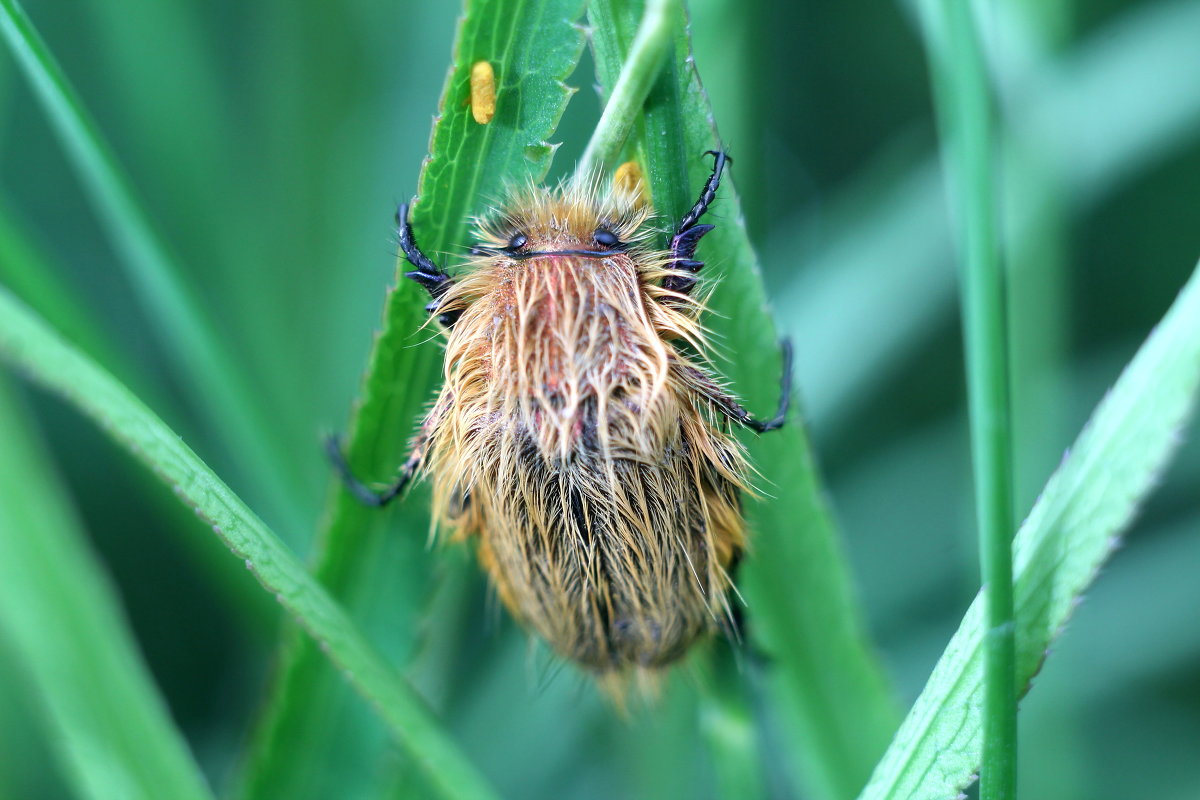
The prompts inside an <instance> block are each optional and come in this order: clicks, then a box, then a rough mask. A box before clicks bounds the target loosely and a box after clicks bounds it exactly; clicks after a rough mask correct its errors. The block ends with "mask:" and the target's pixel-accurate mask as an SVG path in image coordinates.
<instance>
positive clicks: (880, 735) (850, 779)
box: [589, 0, 897, 798]
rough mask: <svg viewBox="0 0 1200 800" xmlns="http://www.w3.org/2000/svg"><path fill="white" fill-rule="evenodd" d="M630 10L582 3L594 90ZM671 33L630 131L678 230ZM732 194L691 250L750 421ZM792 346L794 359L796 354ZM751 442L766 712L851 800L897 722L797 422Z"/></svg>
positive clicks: (756, 608) (768, 358)
mask: <svg viewBox="0 0 1200 800" xmlns="http://www.w3.org/2000/svg"><path fill="white" fill-rule="evenodd" d="M638 11H639V4H635V3H632V2H620V1H618V0H593V3H592V5H591V8H590V11H589V16H590V19H591V21H592V24H593V27H594V34H593V41H594V47H595V54H596V62H597V67H598V73H599V78H600V83H601V85H603V86H609V87H611V86H613V85H614V83H615V80H616V76H617V74H618V71H619V69H620V65H621V63H622V60H623V58H624V53H625V48H626V47H627V43H628V42H629V41H630V40H631V39H632V31H633V30H634V29H635V27H636V24H637V20H638ZM674 30H675V34H674V38H675V52H674V57H673V58H672V59H670V60H668V63H667V64H666V65H665V66H664V68H663V71H662V73H661V74H660V76H659V80H658V82H657V83H656V84H655V87H654V88H653V90H652V91H651V93H650V96H649V98H648V100H647V102H646V106H645V108H644V109H643V113H642V117H641V119H640V120H639V121H638V124H637V125H636V126H635V142H636V143H637V145H638V146H639V147H640V148H641V151H642V153H643V154H644V163H645V165H646V167H647V173H648V175H649V179H650V189H651V196H652V197H653V202H654V205H655V208H656V210H657V211H658V212H659V213H660V214H663V215H664V216H665V218H666V219H667V220H671V219H679V218H680V217H681V216H682V215H683V213H684V212H685V211H686V210H687V208H688V207H689V206H690V204H691V203H692V202H693V201H694V199H695V195H696V194H697V193H698V191H699V187H700V186H702V185H703V182H704V180H705V178H707V177H708V173H709V168H710V163H711V162H709V161H708V160H706V159H705V158H704V157H703V153H704V151H705V150H710V149H713V148H714V147H716V146H717V145H718V140H717V138H716V136H715V134H714V131H713V129H712V127H711V122H710V116H711V112H710V110H709V106H708V101H707V99H706V97H705V95H704V92H703V89H702V88H701V86H700V83H699V79H698V77H697V75H696V71H695V68H694V67H693V65H692V62H691V59H690V51H689V43H688V39H687V35H686V31H685V29H684V20H683V18H682V15H678V16H677V17H676V19H675V25H674ZM702 57H703V54H701V61H700V68H701V69H702V68H703V61H702ZM733 155H734V157H735V158H736V157H737V154H736V153H734V154H733ZM734 173H735V174H736V168H735V170H734ZM733 184H734V181H733V177H732V176H727V177H726V182H725V183H723V184H722V187H721V192H720V195H719V198H720V199H719V200H718V202H717V204H716V206H715V207H714V209H713V211H712V212H710V214H711V217H712V219H711V221H713V222H716V223H718V226H717V228H716V229H715V230H714V231H713V232H712V233H711V234H709V235H708V236H707V237H705V239H704V243H703V245H702V246H701V254H700V257H701V258H703V259H704V260H705V261H706V262H707V263H708V265H709V266H708V267H706V268H705V275H706V277H710V278H713V279H717V280H718V281H719V282H718V283H717V286H716V291H715V293H714V294H713V297H712V301H711V304H710V305H711V308H712V310H713V313H710V314H709V316H708V317H707V318H706V323H707V324H708V326H709V327H710V328H711V329H712V331H713V332H714V334H715V337H714V338H715V341H716V342H717V344H718V347H719V349H720V350H721V351H722V352H724V353H726V354H729V355H730V356H731V357H730V358H729V359H728V360H720V359H719V360H718V366H719V367H720V368H721V369H722V371H723V372H725V374H726V375H727V376H728V377H729V378H730V379H731V382H732V385H733V387H734V388H735V390H736V391H737V392H738V393H739V394H740V395H741V396H742V397H743V398H745V400H746V403H747V405H748V407H749V408H751V409H753V410H756V411H759V412H760V413H762V412H764V411H767V410H769V409H772V408H773V407H774V403H775V401H776V399H777V392H778V389H777V387H778V385H779V374H780V372H779V371H780V361H779V356H778V345H777V342H776V336H775V326H774V324H773V322H772V320H771V318H770V316H769V315H768V313H767V311H766V298H765V296H764V293H763V289H762V285H761V282H760V280H759V277H758V270H757V267H756V265H757V258H756V256H755V253H754V251H753V249H752V247H751V245H750V242H749V240H748V238H747V235H746V230H745V227H744V225H743V224H742V223H741V211H740V206H739V202H738V198H737V192H736V189H735V188H734V185H733ZM720 223H724V224H720ZM797 345H798V349H799V358H801V359H803V357H804V355H803V353H804V343H803V342H798V343H797ZM749 444H750V447H751V455H752V457H753V460H754V462H755V464H756V465H757V466H758V468H759V469H760V470H761V472H762V474H763V475H764V476H765V479H764V480H763V481H762V483H763V489H764V492H765V493H766V494H768V495H770V496H771V499H769V500H766V501H752V502H749V503H748V504H747V509H746V512H747V517H748V519H749V521H750V525H751V529H752V532H753V534H752V535H753V543H752V545H751V550H750V553H749V555H748V557H747V559H746V562H745V563H744V564H743V566H742V576H741V580H740V581H739V585H740V588H741V591H742V593H743V594H744V595H745V598H746V602H747V606H748V608H747V619H748V626H749V634H750V637H751V640H752V642H753V643H754V645H755V647H756V648H757V649H758V650H760V651H761V652H762V654H763V655H764V656H765V657H766V659H767V660H768V666H767V667H766V669H767V673H768V675H767V677H768V686H769V689H770V695H771V698H770V701H771V705H772V706H773V708H774V709H775V711H776V713H777V714H778V717H779V720H780V721H781V722H782V723H783V728H784V731H785V732H786V733H787V734H788V736H789V740H788V741H789V743H790V745H791V752H792V754H793V758H794V759H795V763H794V764H793V765H792V766H793V767H794V769H793V770H792V771H793V774H794V775H797V776H801V775H802V776H803V781H804V783H805V786H806V788H807V790H808V794H809V796H812V797H816V798H849V797H853V796H854V794H855V793H856V792H857V791H858V790H859V789H860V788H861V787H862V785H863V783H865V781H866V779H867V777H868V776H869V774H870V770H871V767H872V765H873V764H874V763H875V762H876V760H877V759H878V758H879V755H880V754H881V753H882V752H883V750H884V748H885V747H886V745H887V742H888V740H889V738H890V737H891V735H892V733H893V732H894V730H895V726H896V720H897V715H896V711H895V708H894V706H893V705H892V702H891V699H890V697H889V695H888V689H887V685H886V682H885V681H884V678H883V676H882V673H881V672H880V670H879V667H878V664H877V663H876V662H875V659H874V657H873V654H872V653H871V650H870V646H869V645H868V643H867V641H866V638H865V632H864V628H863V622H862V620H861V617H860V611H859V609H858V607H857V605H856V602H855V599H854V596H853V592H852V590H851V588H850V580H849V575H848V571H847V567H846V563H845V558H844V555H843V553H842V552H841V548H840V545H839V544H838V542H837V539H836V534H835V531H834V527H833V523H832V520H831V518H830V515H829V509H828V507H827V506H826V504H825V501H824V499H823V490H822V488H821V484H820V480H819V477H818V475H817V471H816V468H815V465H814V462H813V458H812V455H811V452H810V449H809V445H808V441H807V438H806V435H805V431H804V427H803V424H802V423H801V422H800V421H799V419H798V414H793V419H792V424H790V425H789V426H787V427H786V428H785V429H784V430H782V431H780V432H777V433H772V434H769V435H767V436H763V437H762V438H761V439H760V440H755V441H752V442H749Z"/></svg>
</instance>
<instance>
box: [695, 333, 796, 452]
mask: <svg viewBox="0 0 1200 800" xmlns="http://www.w3.org/2000/svg"><path fill="white" fill-rule="evenodd" d="M779 347H780V349H781V350H782V351H783V375H782V377H781V378H780V380H779V407H778V409H777V410H776V411H775V416H773V417H771V418H770V419H768V420H761V419H758V418H756V417H754V416H753V415H751V413H750V412H749V411H747V410H746V409H745V408H743V407H742V406H741V405H740V404H739V403H738V401H737V400H735V399H734V398H733V397H732V396H731V395H730V394H729V393H728V392H726V391H725V390H724V389H723V388H722V387H721V386H719V385H718V384H717V383H716V381H714V380H713V379H712V378H711V377H710V376H709V375H707V374H705V373H704V372H701V371H700V370H698V369H696V368H695V367H685V370H686V374H687V381H688V383H690V384H691V385H692V387H693V388H694V389H696V390H697V391H698V392H700V394H702V395H703V396H704V398H705V399H706V400H708V401H709V402H710V403H712V404H713V407H714V408H716V409H717V411H720V412H721V413H722V414H724V415H725V416H726V417H728V418H729V419H731V420H733V421H734V422H736V423H738V424H739V425H745V426H746V427H747V428H749V429H750V430H752V431H754V432H755V433H766V432H767V431H774V430H779V429H780V428H782V427H783V423H784V422H785V421H786V419H787V413H788V408H789V407H790V406H791V401H792V343H791V342H790V341H789V340H787V339H784V340H783V341H781V342H780V343H779Z"/></svg>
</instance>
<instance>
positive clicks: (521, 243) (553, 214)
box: [335, 153, 787, 687]
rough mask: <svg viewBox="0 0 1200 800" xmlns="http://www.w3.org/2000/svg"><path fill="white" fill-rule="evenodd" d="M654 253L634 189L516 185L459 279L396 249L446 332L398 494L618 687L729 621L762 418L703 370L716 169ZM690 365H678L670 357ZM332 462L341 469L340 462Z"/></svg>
mask: <svg viewBox="0 0 1200 800" xmlns="http://www.w3.org/2000/svg"><path fill="white" fill-rule="evenodd" d="M715 155H716V158H717V164H716V167H715V169H714V172H713V176H712V178H710V180H709V182H708V184H707V185H706V186H705V190H704V193H702V195H701V198H700V200H699V201H698V202H697V204H696V206H695V207H694V208H693V209H692V211H691V212H689V214H688V216H686V217H685V218H684V220H683V222H681V223H680V225H679V226H678V227H677V228H676V231H675V235H674V237H673V238H672V240H671V247H670V249H667V250H660V249H656V248H655V247H654V244H653V239H654V237H655V235H656V234H657V231H656V230H654V228H653V227H652V226H651V224H650V223H651V219H652V210H651V208H650V207H649V206H648V205H647V203H646V201H645V199H644V198H643V197H642V193H641V187H640V182H639V181H636V180H634V181H629V180H621V181H614V182H613V183H612V184H611V185H609V186H605V187H603V188H604V191H601V187H600V186H599V182H598V181H591V182H573V183H564V184H563V185H561V186H560V187H559V188H557V189H544V188H539V187H536V186H527V187H525V188H523V189H521V190H519V191H516V192H513V193H511V196H510V197H509V199H508V201H507V202H506V203H505V205H504V208H503V210H502V211H500V212H499V213H497V214H495V215H493V216H491V217H489V218H487V219H485V220H482V221H481V222H480V224H479V230H478V234H477V235H478V240H479V244H478V245H477V246H476V247H475V248H474V249H473V251H472V253H473V255H472V258H471V259H470V261H469V262H468V263H467V264H466V265H465V269H464V271H463V273H462V274H461V276H458V277H456V278H453V279H452V278H450V276H449V275H447V274H446V273H444V272H441V271H440V269H439V268H437V267H436V265H434V264H433V263H432V262H431V261H429V259H428V258H426V257H425V256H424V255H423V254H421V253H420V251H419V249H417V247H416V244H415V242H414V241H413V237H412V232H411V230H408V229H407V209H405V208H402V209H401V230H400V234H401V236H400V240H401V246H402V248H404V250H405V253H406V255H407V256H408V257H409V260H410V261H411V262H412V263H413V265H414V266H415V267H416V270H415V271H414V272H411V273H409V276H410V277H413V278H414V279H415V280H417V281H418V282H419V283H421V284H422V285H423V286H425V287H426V288H427V289H428V290H429V292H430V294H431V296H432V297H433V302H431V303H430V305H429V308H430V311H431V312H432V313H433V314H435V315H437V318H438V320H439V321H440V322H441V323H442V324H443V325H444V326H445V327H446V329H447V337H448V339H447V344H446V355H445V367H444V377H445V380H444V382H443V385H442V388H441V390H440V392H439V394H438V397H437V400H436V402H435V403H434V405H433V408H432V410H431V411H430V413H429V414H428V416H427V417H426V419H425V420H424V422H423V424H422V426H421V429H420V432H419V433H418V435H417V437H416V439H415V441H414V443H413V454H412V456H411V457H410V458H409V460H408V462H407V463H406V464H405V465H404V467H403V469H402V471H401V476H400V479H399V480H398V481H397V483H396V485H395V486H393V487H391V488H390V489H388V490H387V491H385V492H384V493H382V494H377V493H375V492H373V491H371V490H370V489H369V488H367V487H365V486H363V485H362V484H359V483H357V481H355V480H354V479H353V476H352V475H350V474H349V471H348V469H346V468H345V467H344V462H341V461H339V462H338V463H339V466H342V467H343V473H344V474H345V476H346V478H347V482H348V485H349V488H350V489H351V490H352V491H354V492H355V493H356V494H357V495H358V496H359V497H360V498H362V499H363V500H365V501H366V502H373V503H377V504H380V503H383V502H387V500H390V499H391V498H392V497H394V496H395V495H396V494H397V493H398V492H399V491H400V489H401V488H402V487H403V485H404V483H405V482H407V480H408V478H409V477H410V476H412V475H414V474H427V475H428V476H429V477H430V479H431V481H432V484H433V492H434V501H433V502H434V520H435V524H436V525H437V526H438V528H439V529H440V530H443V531H446V532H448V533H449V534H450V535H451V536H454V537H457V538H470V539H473V540H475V541H476V542H477V553H478V557H479V562H480V564H481V566H482V567H483V568H484V570H486V572H487V573H488V575H489V577H490V578H491V581H492V583H493V585H494V586H495V587H496V590H497V593H498V594H499V596H500V599H501V600H502V601H503V603H504V605H505V606H506V607H507V608H508V609H509V610H510V612H511V613H512V614H513V616H514V617H516V618H517V619H518V620H519V621H520V622H522V623H523V624H524V625H526V626H527V627H529V628H531V629H532V630H533V631H535V632H536V633H537V634H538V635H540V636H541V637H542V638H543V639H545V640H546V642H547V643H548V644H549V645H550V647H551V648H552V649H553V650H554V652H555V653H557V654H558V655H559V656H561V657H563V658H566V659H569V660H571V661H574V662H576V663H577V664H580V665H582V666H583V667H585V668H587V669H589V670H590V671H592V672H593V673H595V674H596V675H597V676H598V677H600V678H601V679H602V682H604V683H606V684H608V685H609V686H610V687H614V686H619V685H620V684H621V683H622V682H623V681H624V680H625V678H627V677H628V676H629V675H630V674H632V673H646V672H653V671H655V670H657V669H658V668H661V667H664V666H666V665H668V664H670V663H672V662H674V661H676V660H677V659H679V658H680V657H681V656H683V655H684V653H686V652H687V651H688V649H689V647H690V646H691V645H692V644H693V643H694V642H695V641H696V640H698V639H700V638H701V637H703V636H705V635H706V634H708V633H709V632H711V631H713V630H715V629H717V628H719V627H721V626H722V625H724V624H726V620H728V621H729V624H731V622H732V615H731V613H730V609H729V605H728V600H727V592H728V590H729V588H730V585H731V583H730V577H729V570H730V569H731V568H732V565H733V564H734V563H735V562H736V560H737V558H738V556H739V555H740V553H741V552H742V550H743V549H744V548H745V546H746V531H745V523H744V521H743V519H742V515H741V510H740V491H741V490H743V489H746V488H747V480H746V478H747V475H748V474H749V472H750V467H749V465H748V463H747V461H746V458H745V455H744V453H743V450H742V448H741V446H740V445H739V444H738V443H737V441H736V440H735V439H734V438H733V437H732V436H731V434H730V433H729V430H728V427H729V421H730V420H732V421H734V422H738V423H741V424H744V425H747V426H749V427H752V428H754V429H755V430H759V431H765V430H771V429H774V428H776V427H779V425H780V424H781V423H782V420H783V416H784V413H785V412H786V405H787V403H786V397H787V377H786V373H785V394H784V400H783V401H781V407H780V411H779V414H778V415H777V416H776V418H775V419H773V420H770V421H768V422H759V421H758V420H755V419H754V418H752V417H750V415H749V414H748V413H747V412H746V411H745V410H744V409H743V408H742V407H741V406H740V405H738V404H737V403H736V401H735V400H734V399H733V398H732V397H730V396H729V395H728V393H727V392H726V390H725V389H724V388H723V387H722V386H721V385H720V384H719V382H718V381H717V379H716V378H715V377H714V376H713V375H712V374H711V372H710V371H709V369H708V368H707V367H706V366H705V364H704V363H703V362H702V361H701V360H700V359H702V358H703V353H704V350H705V339H704V332H703V328H702V327H701V325H700V322H699V318H700V315H701V313H702V312H703V302H702V301H701V300H698V299H696V298H694V297H693V296H692V290H693V288H694V285H695V273H696V272H697V271H699V269H700V268H701V267H702V266H703V265H702V263H701V262H698V261H695V260H694V259H693V258H692V255H693V254H694V251H695V249H696V243H697V242H698V240H699V238H700V237H701V236H703V235H704V234H705V233H707V231H708V230H710V229H711V227H712V226H709V225H699V224H697V222H698V220H699V218H700V216H701V215H703V213H704V211H705V210H706V209H707V206H708V204H709V203H710V202H711V201H712V198H713V195H714V194H715V191H716V187H717V184H718V182H719V180H720V174H721V170H722V168H723V167H724V164H725V162H726V160H727V158H726V156H725V155H724V154H721V153H718V154H715ZM681 343H686V344H687V345H688V349H690V350H691V351H692V352H694V353H698V354H700V355H699V357H697V356H695V355H691V354H689V353H688V352H687V351H685V350H684V349H681V348H680V346H679V345H680V344H681ZM335 458H340V452H338V451H335Z"/></svg>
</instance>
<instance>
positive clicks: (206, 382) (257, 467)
mask: <svg viewBox="0 0 1200 800" xmlns="http://www.w3.org/2000/svg"><path fill="white" fill-rule="evenodd" d="M0 35H3V37H4V39H5V41H6V42H7V43H8V46H9V49H10V50H11V51H12V52H13V55H14V56H15V57H16V60H17V63H18V64H19V65H20V67H21V69H22V71H23V72H24V73H25V77H26V78H27V79H28V81H29V83H30V85H31V86H32V88H33V90H34V95H35V96H36V97H37V98H38V100H39V101H40V102H41V103H42V106H43V108H44V109H45V111H46V114H47V116H49V118H50V121H51V124H52V127H53V129H54V131H55V133H56V134H57V135H58V137H59V139H60V141H61V142H62V145H63V147H64V149H65V150H66V151H67V154H68V155H69V156H70V158H71V161H72V164H73V166H74V167H75V170H76V172H78V173H79V176H80V179H81V180H82V182H83V185H84V187H85V188H86V190H87V192H88V194H89V196H90V198H91V200H92V202H93V204H94V205H95V208H96V213H97V215H98V216H99V217H100V220H101V222H102V223H103V224H104V227H105V228H106V229H107V231H108V233H109V235H110V236H111V237H112V240H113V244H114V246H115V247H116V249H117V251H118V252H119V254H120V256H121V264H122V265H123V266H124V267H125V268H126V269H127V270H128V271H129V278H130V282H131V283H132V284H133V286H134V288H135V289H136V290H137V291H138V293H139V295H140V300H141V303H142V305H143V307H144V308H145V310H146V313H147V315H148V316H149V318H150V320H151V321H152V322H153V323H154V325H155V326H156V327H157V328H158V329H159V331H160V332H161V333H162V335H163V338H164V340H165V342H166V344H167V346H168V347H169V349H170V351H171V353H170V355H171V356H172V357H171V358H170V359H168V361H169V363H171V364H172V365H173V366H174V367H175V368H176V369H177V375H178V377H179V379H180V381H181V382H182V383H183V384H184V385H185V386H187V387H189V388H190V389H191V390H192V392H193V393H194V396H196V397H202V398H204V401H203V402H199V403H197V404H196V405H197V409H198V411H199V412H200V413H202V414H205V415H207V422H208V429H209V430H210V431H211V432H212V434H213V436H214V437H216V438H217V440H218V441H221V442H222V443H223V444H224V446H225V448H226V450H227V452H229V453H232V454H236V455H237V460H236V462H235V463H239V464H245V465H246V468H245V470H246V475H245V477H246V478H253V482H251V485H259V484H262V485H265V486H268V487H270V491H269V493H268V496H267V498H266V499H267V500H268V501H270V502H271V503H272V506H271V510H272V511H273V512H276V513H278V514H279V515H280V516H281V518H282V519H285V520H288V521H289V523H293V524H294V523H297V522H298V520H296V519H295V518H294V513H293V512H292V511H291V510H290V509H291V508H292V504H290V503H289V502H288V501H287V497H288V492H287V490H286V487H287V486H289V485H290V486H296V485H300V482H299V481H298V480H290V477H293V476H294V470H293V467H292V466H291V465H292V464H294V463H295V462H294V460H293V459H291V458H289V457H287V456H286V455H284V454H283V452H282V448H277V449H275V453H277V454H278V455H279V457H275V455H274V454H273V453H272V448H271V447H270V446H269V444H268V441H269V437H268V434H269V432H270V431H272V430H273V429H272V427H271V425H270V424H268V423H267V422H266V420H265V417H264V414H263V409H262V406H261V404H260V402H259V398H258V395H259V393H258V392H255V391H253V390H252V389H251V387H250V384H249V383H248V381H247V377H246V374H245V373H244V372H243V370H242V368H241V367H240V366H239V365H238V364H236V363H235V362H234V361H233V359H232V358H231V357H230V356H229V353H228V350H227V349H226V346H225V345H223V344H222V343H221V342H220V339H219V337H218V336H217V335H216V332H215V330H214V328H213V326H212V324H211V322H210V321H209V320H208V319H207V317H206V316H205V315H204V314H203V313H202V312H201V310H200V307H199V305H198V304H197V303H196V301H195V299H194V298H193V297H192V296H191V293H190V291H189V290H188V287H187V286H186V285H185V284H184V281H183V277H182V276H183V275H184V270H183V269H182V268H181V267H180V265H179V264H178V263H176V261H175V258H174V257H173V256H172V255H171V253H170V250H169V249H168V247H167V246H166V244H165V243H164V242H163V241H162V239H161V238H160V237H159V235H158V234H157V232H156V231H155V229H154V226H153V225H152V224H151V223H150V219H149V216H148V215H147V214H146V212H145V211H144V210H143V208H142V206H141V204H140V203H139V202H138V201H137V199H136V196H135V193H134V191H133V188H132V186H131V184H130V182H129V180H128V178H127V177H126V176H125V174H124V173H123V172H122V171H121V169H120V167H119V166H118V163H117V159H116V157H115V155H114V154H113V152H112V150H111V148H110V147H109V146H108V144H107V142H105V140H104V137H103V136H102V135H101V133H100V129H99V127H98V126H97V125H96V123H95V121H94V120H93V119H92V118H91V116H90V115H89V114H88V112H87V111H86V109H85V108H84V105H83V101H82V100H81V99H80V98H79V96H78V95H77V94H76V92H75V90H74V88H73V87H72V86H71V84H70V81H68V80H67V77H66V75H65V74H64V73H63V71H62V68H61V67H60V66H59V65H58V62H57V60H56V59H55V58H54V55H53V54H52V53H51V52H50V49H49V48H48V47H47V46H46V43H45V42H44V41H43V40H42V38H41V36H40V35H39V34H38V32H37V31H36V30H35V29H34V27H33V24H32V22H30V20H29V18H28V17H27V16H26V15H25V12H24V10H23V9H22V8H21V6H20V4H19V3H18V2H17V0H0ZM248 482H249V481H248Z"/></svg>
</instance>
